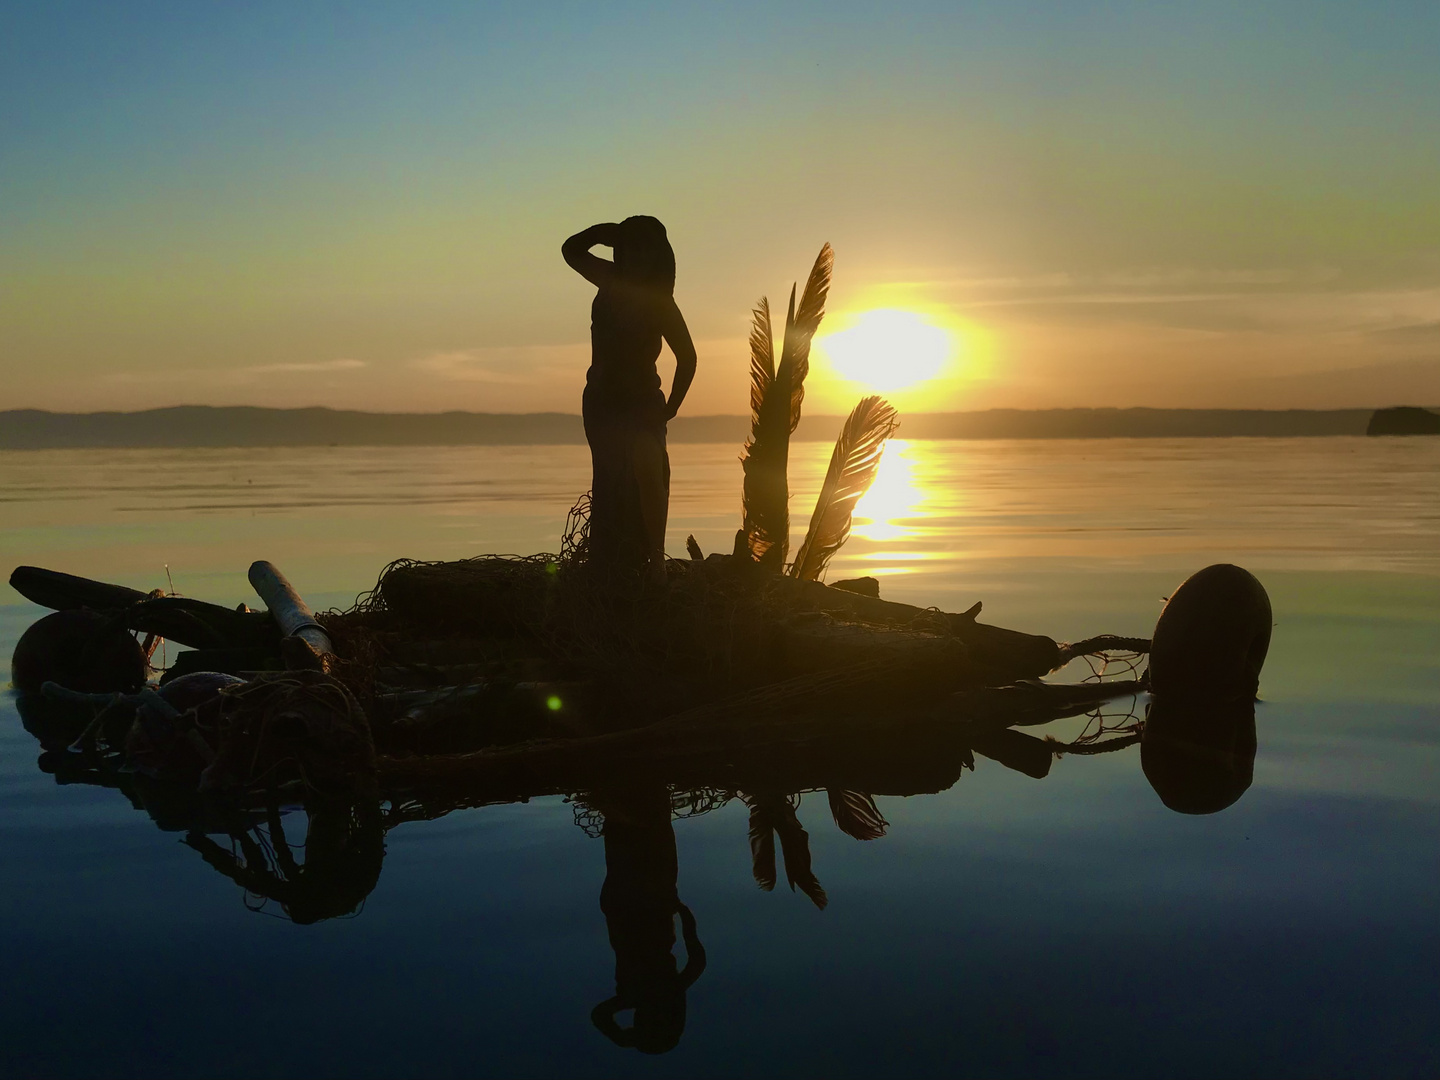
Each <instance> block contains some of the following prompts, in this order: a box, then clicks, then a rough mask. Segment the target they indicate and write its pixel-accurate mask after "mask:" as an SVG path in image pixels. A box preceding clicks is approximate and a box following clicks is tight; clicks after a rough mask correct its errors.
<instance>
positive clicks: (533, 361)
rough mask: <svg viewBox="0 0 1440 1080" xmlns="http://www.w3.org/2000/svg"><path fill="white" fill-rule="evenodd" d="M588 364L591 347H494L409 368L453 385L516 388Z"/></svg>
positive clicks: (437, 356) (435, 356) (446, 354)
mask: <svg viewBox="0 0 1440 1080" xmlns="http://www.w3.org/2000/svg"><path fill="white" fill-rule="evenodd" d="M589 362H590V348H589V346H588V345H579V344H576V345H492V346H486V347H483V348H474V349H449V350H445V351H441V352H433V353H428V354H426V355H425V356H418V357H416V358H415V359H413V360H411V361H410V363H409V366H410V367H411V368H413V369H415V370H416V371H424V372H427V373H429V374H431V375H433V376H435V377H437V378H440V379H445V380H447V381H451V382H480V383H492V384H496V385H505V386H515V385H528V384H531V383H534V382H535V381H536V380H537V379H541V378H545V377H547V376H550V375H569V374H571V373H573V372H574V371H576V370H577V369H578V370H583V369H584V367H585V365H587V364H588V363H589Z"/></svg>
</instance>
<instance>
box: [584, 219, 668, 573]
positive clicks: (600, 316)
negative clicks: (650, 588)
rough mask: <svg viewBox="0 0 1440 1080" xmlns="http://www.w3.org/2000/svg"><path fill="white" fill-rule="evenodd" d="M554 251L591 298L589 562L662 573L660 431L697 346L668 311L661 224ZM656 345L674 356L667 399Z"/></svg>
mask: <svg viewBox="0 0 1440 1080" xmlns="http://www.w3.org/2000/svg"><path fill="white" fill-rule="evenodd" d="M596 245H603V246H606V247H610V248H612V249H613V250H614V252H615V259H614V261H613V262H611V261H609V260H607V259H602V258H600V257H599V256H597V255H593V254H591V252H590V249H591V248H592V247H595V246H596ZM561 252H562V253H563V254H564V256H565V261H566V262H567V263H569V264H570V266H571V268H572V269H574V270H575V271H576V273H578V274H580V275H581V276H582V277H584V278H585V280H586V281H589V282H590V283H591V284H593V285H595V286H596V289H597V290H598V291H597V292H596V294H595V302H594V303H593V304H592V305H591V308H590V346H591V359H590V370H589V372H588V374H587V375H586V380H585V398H584V409H583V412H584V417H585V438H586V440H587V441H588V442H589V443H590V458H591V463H592V466H593V469H594V473H593V483H592V486H591V506H590V551H589V557H590V560H591V562H592V563H593V564H594V565H596V566H598V567H600V568H602V569H606V570H643V569H646V568H649V571H650V573H651V574H654V575H663V573H664V558H665V521H666V518H667V516H668V513H669V502H670V457H669V455H668V454H667V452H666V449H665V425H666V423H667V422H668V421H669V420H670V418H671V417H673V416H674V415H675V414H676V413H677V412H678V411H679V409H680V404H681V402H683V401H684V400H685V394H686V392H687V391H688V390H689V389H690V382H691V380H692V379H694V377H695V346H694V344H693V343H692V342H691V340H690V331H689V330H688V329H687V328H686V326H685V319H684V316H682V315H681V314H680V309H679V308H678V307H677V306H676V304H675V252H674V251H673V250H672V249H671V247H670V241H669V240H668V239H667V238H666V236H665V226H664V225H662V224H661V223H660V222H659V221H657V220H656V219H655V218H653V217H643V216H641V217H629V218H626V219H625V220H624V221H622V222H620V223H619V224H618V225H617V224H601V225H592V226H591V227H590V228H588V229H586V230H585V231H584V232H580V233H576V234H575V235H574V236H572V237H570V239H568V240H566V241H565V243H564V245H563V247H562V248H561ZM662 339H663V340H664V341H665V342H666V343H668V344H669V346H670V349H671V351H672V352H673V353H674V354H675V379H674V382H673V384H672V385H671V388H670V397H669V399H668V400H667V399H666V397H665V394H664V393H663V391H662V390H661V383H660V375H659V373H658V372H657V371H656V368H655V363H656V361H657V360H658V359H659V357H660V342H661V340H662Z"/></svg>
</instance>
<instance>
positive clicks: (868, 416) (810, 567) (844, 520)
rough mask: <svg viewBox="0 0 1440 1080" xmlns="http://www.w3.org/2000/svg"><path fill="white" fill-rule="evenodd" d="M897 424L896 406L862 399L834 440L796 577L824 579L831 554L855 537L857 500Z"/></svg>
mask: <svg viewBox="0 0 1440 1080" xmlns="http://www.w3.org/2000/svg"><path fill="white" fill-rule="evenodd" d="M897 423H898V420H897V418H896V414H895V410H894V409H893V408H891V406H890V404H889V403H888V402H887V401H885V399H884V398H880V397H873V396H872V397H867V398H861V400H860V404H858V405H856V406H855V408H854V410H853V411H852V412H851V413H850V416H849V417H848V418H847V419H846V421H845V426H844V427H843V428H841V429H840V437H839V438H838V439H836V440H835V449H834V451H833V452H832V453H831V455H830V468H829V469H828V470H826V473H825V483H824V484H823V485H821V487H820V497H819V498H818V499H816V500H815V512H814V513H813V514H811V515H810V528H809V530H808V531H807V532H806V533H805V541H804V542H803V543H802V544H801V545H800V550H799V552H797V553H796V555H795V562H794V563H793V564H792V565H791V567H790V576H791V577H797V578H799V579H800V580H801V581H819V580H820V575H821V574H823V573H824V572H825V567H826V565H827V564H828V563H829V562H830V558H831V556H833V555H834V554H835V552H837V551H839V550H840V545H842V544H843V543H845V540H846V538H847V537H849V535H850V518H851V515H852V514H853V513H854V512H855V504H856V503H857V502H859V501H860V497H861V496H862V495H864V494H865V492H867V491H869V490H870V485H871V484H872V483H874V482H875V471H876V470H877V469H878V468H879V467H880V455H881V453H882V452H883V451H884V449H885V440H886V439H888V438H889V437H890V435H891V433H892V432H893V431H894V430H895V427H896V424H897Z"/></svg>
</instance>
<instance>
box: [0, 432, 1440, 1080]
mask: <svg viewBox="0 0 1440 1080" xmlns="http://www.w3.org/2000/svg"><path fill="white" fill-rule="evenodd" d="M735 456H736V452H735V448H733V447H729V446H694V445H682V446H677V447H675V448H674V449H673V451H672V460H673V465H674V473H675V485H674V493H673V499H672V516H671V524H672V528H671V536H670V544H669V548H670V551H671V553H672V554H677V553H681V552H683V550H684V538H685V535H686V534H687V533H694V535H695V536H696V538H697V539H698V540H699V542H700V543H701V545H702V547H704V548H705V550H706V551H713V550H728V549H729V547H730V543H731V537H732V536H733V532H734V529H735V526H736V525H737V523H738V476H739V471H738V466H737V465H736V461H735ZM827 456H828V448H826V447H823V446H820V445H815V444H803V445H799V446H797V447H796V448H795V455H794V461H793V464H792V482H793V483H794V485H795V486H796V488H797V493H796V496H795V499H794V502H793V509H792V514H793V516H794V518H795V519H796V521H795V531H796V533H797V534H798V533H799V531H800V530H801V529H802V528H803V526H804V523H805V521H806V520H808V513H809V507H810V505H811V503H812V502H813V493H814V491H815V489H816V488H817V487H818V486H819V481H820V477H821V475H822V474H823V470H824V464H825V458H826V457H827ZM587 469H588V462H587V459H586V456H585V451H584V448H582V447H523V448H458V449H402V450H378V449H376V450H370V449H361V450H356V449H333V450H321V451H304V452H301V451H294V450H239V451H185V452H183V453H182V452H168V451H130V452H112V451H106V452H89V451H63V452H33V453H16V452H8V453H5V454H0V500H3V502H4V504H5V515H4V519H3V521H0V556H3V558H0V562H3V563H4V565H5V566H6V567H7V568H8V567H10V566H13V565H16V564H20V563H37V564H40V565H45V566H50V567H53V568H57V569H62V570H68V571H72V572H75V573H80V574H84V575H86V576H90V577H97V578H103V579H107V580H111V581H118V582H123V583H126V584H129V585H134V586H137V587H142V588H146V589H149V588H153V587H156V586H158V585H166V584H167V577H166V575H167V567H168V573H169V575H170V580H171V581H173V584H174V587H175V588H176V589H177V590H179V591H180V592H183V593H186V594H189V595H194V596H201V597H204V598H207V599H213V600H217V601H223V602H226V603H231V604H233V603H238V602H240V601H242V600H248V601H251V602H252V603H253V602H254V598H253V597H252V596H251V595H250V593H249V589H248V586H247V585H246V583H245V576H244V574H245V568H246V567H247V566H248V565H249V563H250V562H251V561H252V560H254V559H257V558H268V559H271V560H273V561H274V562H276V563H277V564H279V565H280V566H281V567H282V568H283V569H284V570H285V571H286V572H287V573H288V574H289V576H290V577H291V579H292V580H293V581H294V582H295V583H296V584H297V586H298V587H299V588H300V589H301V590H302V591H303V592H305V593H306V594H307V595H308V596H309V597H310V598H311V600H312V602H314V603H315V604H316V605H317V606H325V605H331V604H335V605H344V604H348V602H349V601H350V600H351V599H352V598H353V596H354V594H355V593H356V592H357V591H360V590H362V589H364V588H366V587H368V586H369V585H370V584H372V583H373V581H374V579H375V577H376V575H377V573H378V571H379V570H380V568H381V567H382V566H383V565H384V564H385V563H386V562H388V561H389V560H391V559H393V558H396V557H399V556H409V557H416V558H430V559H438V558H455V557H460V556H465V555H471V554H477V553H481V552H489V551H497V552H505V551H510V552H530V551H539V550H553V549H554V548H555V546H556V543H557V537H558V535H559V532H560V529H561V525H562V523H563V521H564V517H565V511H566V509H567V508H568V507H569V505H570V503H571V502H572V501H573V499H574V497H575V495H576V494H577V493H578V492H579V491H580V490H582V489H583V488H584V487H585V486H587V484H588V475H587ZM863 510H864V511H865V515H866V516H865V518H864V519H862V520H858V522H857V528H856V531H855V535H854V537H853V538H852V540H851V541H850V543H849V545H848V546H847V547H846V548H845V549H844V551H843V553H842V555H841V557H840V558H839V559H837V561H836V564H835V565H834V566H833V568H832V572H831V577H832V578H836V577H842V576H852V575H854V574H859V573H873V574H876V575H877V576H879V577H880V578H881V580H882V588H883V591H884V595H886V596H887V597H889V598H891V599H898V600H906V601H911V602H917V603H920V604H924V605H931V604H933V605H938V606H941V607H943V608H945V609H946V610H951V611H955V610H963V609H964V608H965V607H968V606H969V605H970V604H971V603H973V602H974V601H975V600H976V599H980V600H983V601H984V602H985V614H984V616H983V617H984V618H985V619H987V620H988V621H991V622H994V623H998V624H1000V625H1004V626H1011V627H1015V628H1017V629H1022V630H1028V631H1033V632H1037V633H1046V634H1049V635H1051V636H1053V637H1056V638H1061V639H1074V638H1078V637H1080V636H1085V635H1088V634H1092V633H1100V632H1112V633H1122V634H1148V632H1149V630H1150V628H1151V627H1152V626H1153V623H1154V619H1155V617H1156V615H1157V613H1158V611H1159V607H1160V600H1161V598H1162V597H1164V596H1165V595H1167V594H1168V593H1169V592H1170V590H1172V589H1173V588H1174V586H1175V585H1176V584H1178V582H1179V581H1180V580H1182V579H1183V578H1184V577H1185V576H1187V575H1188V574H1189V573H1191V572H1193V571H1194V570H1196V569H1198V568H1200V567H1201V566H1204V565H1206V564H1208V563H1212V562H1218V561H1230V562H1238V563H1240V564H1241V565H1244V566H1246V567H1248V568H1250V569H1251V570H1252V571H1254V572H1255V573H1256V574H1257V575H1258V576H1259V577H1260V579H1261V580H1262V581H1263V582H1264V583H1265V585H1266V587H1267V588H1268V589H1269V592H1270V595H1271V598H1272V601H1273V604H1274V609H1275V618H1276V623H1277V625H1276V629H1275V637H1274V644H1273V646H1272V649H1271V653H1270V659H1269V661H1268V663H1267V666H1266V669H1265V673H1264V677H1263V679H1262V682H1261V696H1262V699H1263V703H1262V705H1261V706H1260V707H1259V710H1258V714H1257V715H1258V730H1259V752H1258V756H1257V759H1256V763H1255V777H1254V783H1253V785H1252V787H1251V788H1250V789H1249V791H1248V792H1247V793H1246V794H1245V795H1244V797H1243V798H1242V799H1241V800H1240V801H1239V802H1238V803H1236V804H1235V805H1233V806H1231V807H1230V808H1229V809H1227V810H1225V811H1223V812H1221V813H1218V814H1214V815H1210V816H1204V817H1193V816H1186V815H1181V814H1177V813H1173V812H1171V811H1169V810H1167V809H1166V808H1165V807H1164V806H1163V805H1162V804H1161V803H1160V801H1159V799H1158V798H1157V796H1156V795H1155V793H1154V792H1153V791H1152V790H1151V788H1150V787H1149V785H1148V784H1147V782H1146V780H1145V777H1144V775H1143V774H1142V773H1141V771H1140V766H1139V760H1138V752H1137V751H1136V750H1135V749H1134V748H1132V749H1130V750H1126V751H1122V752H1119V753H1113V754H1109V755H1105V756H1100V757H1075V756H1065V757H1062V758H1060V759H1058V760H1057V761H1056V762H1055V763H1054V766H1053V767H1052V768H1051V770H1050V773H1049V775H1048V776H1047V777H1046V778H1045V779H1043V780H1039V781H1037V780H1034V779H1031V778H1030V777H1028V776H1026V775H1023V774H1021V773H1019V772H1015V771H1011V770H1008V769H1006V768H1004V767H1002V766H1000V765H998V764H996V763H995V762H993V761H990V760H986V759H979V760H977V763H976V768H975V770H974V771H973V772H965V773H964V774H963V776H962V777H961V779H960V780H959V782H958V783H956V784H955V785H954V786H953V787H952V788H950V789H949V790H947V791H945V792H943V793H941V794H938V795H927V796H915V797H910V798H905V799H901V798H880V799H879V800H878V802H879V804H880V808H881V810H882V811H883V813H884V814H885V816H886V818H888V819H889V821H890V823H891V827H890V831H889V834H888V835H887V836H885V837H884V838H882V839H879V840H875V841H870V842H863V843H862V842H858V841H855V840H852V839H850V838H849V837H847V836H845V835H843V834H842V833H840V832H839V831H838V829H836V828H835V826H834V824H833V823H832V822H831V820H830V816H829V812H828V809H827V807H826V803H825V799H824V796H823V795H818V796H817V795H810V796H806V797H805V799H804V800H803V802H802V803H801V806H800V808H799V818H800V820H801V821H803V822H804V824H805V826H806V827H807V829H808V831H809V833H810V838H811V849H812V852H813V858H814V868H815V872H816V874H817V875H818V877H819V879H820V881H821V883H822V884H823V886H824V888H825V890H826V892H827V893H828V895H829V899H830V903H829V906H828V907H827V908H826V909H825V910H823V911H822V910H818V909H817V908H816V907H815V906H813V905H812V904H811V903H810V902H809V901H808V900H807V899H806V898H805V897H804V896H803V895H801V894H800V893H798V892H795V893H792V892H790V891H789V890H787V889H786V888H785V887H784V884H783V881H782V883H781V885H780V886H779V887H778V888H777V889H776V890H775V891H774V892H773V893H765V892H761V891H759V890H758V889H757V888H756V887H755V885H754V882H753V880H752V878H751V868H750V851H749V845H748V842H747V817H746V810H745V807H744V806H743V805H741V804H739V803H738V802H736V803H731V804H729V805H727V806H725V807H723V808H722V809H719V810H716V811H714V812H712V813H709V814H706V815H704V816H699V817H693V818H689V819H685V820H680V821H677V822H676V824H675V837H676V842H677V845H678V854H679V894H680V896H681V898H682V899H683V900H684V902H685V903H686V904H687V905H688V906H689V908H690V909H691V911H693V913H694V916H695V920H696V934H697V936H698V939H699V941H701V942H703V946H704V950H705V955H706V959H707V964H706V967H705V970H704V972H703V974H702V975H701V976H700V977H699V978H698V979H697V980H696V981H695V982H694V983H693V985H692V986H690V988H689V991H688V996H687V1002H686V1009H687V1012H686V1019H685V1027H684V1034H683V1037H682V1038H681V1039H680V1041H679V1044H678V1046H676V1047H675V1048H674V1049H673V1050H672V1051H670V1052H669V1053H668V1054H665V1055H663V1056H646V1055H642V1054H640V1053H638V1052H637V1051H636V1050H634V1049H625V1048H621V1047H617V1046H615V1045H612V1043H611V1042H610V1041H608V1040H607V1039H606V1038H605V1037H604V1036H603V1035H602V1034H601V1033H600V1032H599V1031H597V1029H596V1028H595V1026H594V1025H593V1024H592V1022H591V1018H590V1014H591V1010H592V1009H593V1008H594V1007H595V1006H596V1005H597V1004H599V1003H600V1002H602V1001H605V1000H606V999H609V998H610V997H611V996H612V995H613V994H614V993H615V964H616V957H615V954H614V953H613V952H612V950H611V946H610V941H609V938H608V937H607V931H606V921H605V917H604V915H603V914H602V912H601V910H600V905H599V895H600V886H601V883H602V881H603V880H604V878H605V872H606V868H605V852H604V842H603V841H602V840H598V839H591V838H590V837H588V836H587V834H586V832H585V831H584V830H582V829H581V828H578V827H577V826H576V823H575V814H574V809H573V807H572V806H570V805H567V804H566V803H565V802H563V801H562V800H560V799H544V800H537V801H534V802H531V803H529V804H524V805H514V806H499V807H488V808H481V809H475V810H464V811H459V812H456V813H453V814H451V815H449V816H447V817H444V818H442V819H440V820H436V821H427V822H415V823H408V824H401V825H398V826H397V827H395V828H392V829H391V830H390V831H389V832H388V834H387V835H386V838H385V856H384V863H383V871H382V873H381V875H380V879H379V882H378V885H377V886H376V887H375V888H374V890H373V892H371V893H370V895H369V897H368V899H366V901H365V902H364V905H363V907H362V909H361V910H360V912H359V914H358V915H356V916H353V917H349V918H341V919H332V920H328V921H324V922H320V923H317V924H315V925H309V926H297V925H295V924H293V923H292V922H289V921H287V920H285V919H283V918H281V917H279V910H278V907H277V906H276V905H274V904H269V905H266V906H264V907H263V908H262V909H261V910H260V911H258V912H256V911H252V910H250V907H254V906H257V905H256V899H255V897H253V896H251V897H250V898H249V900H250V904H249V906H247V903H246V899H247V898H246V894H244V893H243V892H242V891H241V889H240V888H239V887H238V886H237V885H235V884H234V883H232V882H231V881H230V880H228V879H226V878H225V877H223V876H221V875H220V874H219V873H217V872H216V871H215V870H213V869H212V868H211V867H210V866H208V865H207V864H206V863H205V862H204V861H203V860H202V859H201V857H200V856H199V854H197V852H195V851H193V850H191V849H190V848H189V847H187V846H185V845H184V844H183V843H181V842H180V841H181V836H182V835H183V834H181V833H175V832H165V831H161V830H160V829H159V828H157V826H156V824H155V823H154V822H153V821H152V820H151V819H150V817H148V816H147V815H146V814H145V813H144V812H143V811H137V810H135V809H132V808H131V806H130V805H129V804H128V802H127V801H126V799H125V798H124V797H123V796H122V795H121V794H119V793H118V792H115V791H110V790H103V789H97V788H90V787H83V786H77V785H68V786H57V785H56V783H55V781H54V779H53V777H51V776H48V775H46V774H44V773H42V772H41V771H40V770H39V769H38V768H37V766H36V758H37V756H38V745H37V744H36V742H35V741H34V739H33V738H32V737H31V736H30V735H28V734H27V733H26V732H25V731H24V730H23V729H22V728H21V725H20V722H19V719H18V716H17V714H16V711H15V706H14V699H13V694H7V695H6V697H5V698H4V701H3V704H4V713H3V717H0V747H3V754H0V801H3V806H4V809H5V814H4V817H3V819H0V844H3V849H0V850H3V858H4V866H5V872H4V875H3V878H0V940H3V949H4V956H5V967H6V975H7V979H6V983H7V990H6V993H5V1008H4V1009H3V1011H0V1047H3V1049H0V1073H3V1074H5V1075H142V1074H143V1075H178V1074H197V1073H198V1074H204V1075H227V1076H228V1075H245V1076H254V1075H283V1076H295V1075H317V1074H319V1075H341V1076H381V1075H385V1076H388V1075H397V1074H406V1075H452V1074H465V1075H492V1074H494V1075H501V1074H503V1075H602V1076H615V1075H672V1074H673V1075H685V1076H700V1075H716V1076H721V1075H724V1076H732V1075H736V1074H741V1073H743V1074H754V1075H772V1074H786V1075H795V1074H804V1075H820V1074H826V1075H844V1076H851V1075H855V1076H862V1075H863V1076H873V1075H894V1074H900V1073H904V1074H928V1073H943V1074H945V1075H949V1076H955V1075H983V1076H1005V1075H1016V1076H1037V1075H1054V1076H1118V1075H1142V1074H1143V1075H1166V1076H1192V1075H1193V1076H1214V1075H1220V1074H1240V1075H1259V1074H1266V1075H1275V1076H1288V1075H1295V1076H1335V1075H1355V1076H1359V1075H1367V1076H1369V1075H1374V1076H1422V1075H1423V1076H1434V1075H1436V1074H1437V1073H1440V1038H1437V1036H1436V1034H1435V1033H1436V1031H1437V1030H1440V973H1437V957H1440V949H1437V945H1440V929H1437V919H1436V911H1437V901H1440V861H1437V839H1440V813H1437V803H1440V787H1437V783H1436V775H1437V774H1436V768H1437V765H1440V543H1437V541H1436V536H1437V532H1440V440H1425V439H1395V440H1363V439H1353V440H1350V439H1313V440H1193V441H1192V440H1176V441H1119V440H1117V441H1094V442H1089V441H1075V442H978V443H909V444H904V443H896V444H892V447H891V450H890V452H889V453H888V456H887V458H886V461H885V464H884V466H883V468H882V475H881V478H880V481H879V483H878V484H877V486H876V488H875V490H874V492H872V495H871V496H870V497H869V498H868V500H867V502H866V504H864V506H863ZM797 539H798V536H797ZM4 597H5V598H4V600H3V601H0V602H3V603H4V604H6V605H8V606H5V607H0V636H3V638H4V647H5V649H6V651H7V653H8V650H9V649H10V648H12V647H13V643H14V641H15V639H16V638H17V637H18V635H19V633H20V632H21V631H22V630H23V628H24V627H25V626H26V625H27V624H28V623H29V622H30V621H31V620H33V619H34V618H35V617H37V616H38V615H39V614H40V613H41V612H40V610H39V609H37V608H35V607H33V606H30V605H26V604H24V603H23V602H22V601H21V600H20V598H19V597H18V596H17V595H16V594H15V593H14V592H13V591H9V590H8V588H7V589H6V591H5V593H4ZM1080 723H1081V722H1076V721H1069V722H1066V723H1063V724H1057V725H1054V726H1053V732H1054V733H1055V734H1056V735H1057V737H1065V738H1068V737H1073V736H1074V735H1075V734H1077V733H1078V731H1079V724H1080ZM287 820H288V819H287ZM296 831H297V833H298V835H297V836H293V837H292V838H291V839H292V840H298V839H299V836H300V835H303V826H297V827H296ZM222 839H223V838H222ZM683 952H684V950H683V948H682V947H681V946H680V945H677V947H676V953H677V956H681V957H682V959H681V963H682V964H683V963H684V959H683ZM692 970H693V969H692ZM621 1019H622V1022H625V1017H624V1016H622V1017H621Z"/></svg>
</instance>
